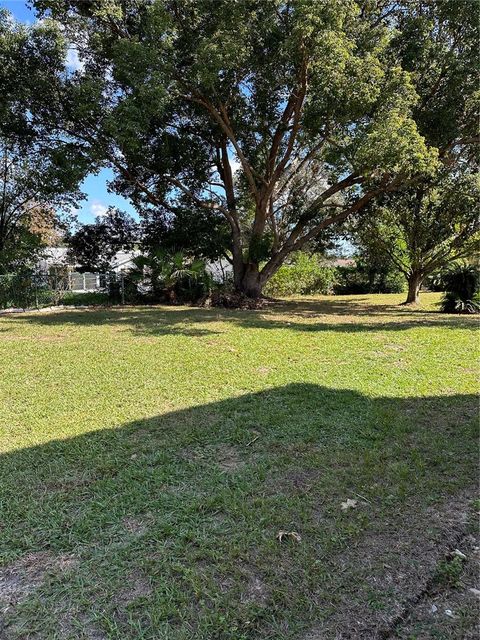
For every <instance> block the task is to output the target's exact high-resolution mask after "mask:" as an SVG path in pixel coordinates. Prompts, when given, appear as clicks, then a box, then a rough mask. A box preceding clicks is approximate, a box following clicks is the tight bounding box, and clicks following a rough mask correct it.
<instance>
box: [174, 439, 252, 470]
mask: <svg viewBox="0 0 480 640" xmlns="http://www.w3.org/2000/svg"><path fill="white" fill-rule="evenodd" d="M179 456H180V457H181V458H182V459H183V460H186V461H187V462H194V463H205V464H210V463H211V462H212V461H213V462H214V463H216V464H217V465H218V466H219V467H220V469H221V470H222V471H225V472H227V473H228V472H230V473H232V472H234V471H238V470H239V469H241V468H242V467H243V466H244V465H245V461H244V460H243V459H242V457H241V455H240V453H239V452H238V450H237V449H236V448H235V447H234V446H232V445H230V444H218V445H212V446H207V447H203V448H202V449H200V448H192V449H182V450H181V451H180V452H179Z"/></svg>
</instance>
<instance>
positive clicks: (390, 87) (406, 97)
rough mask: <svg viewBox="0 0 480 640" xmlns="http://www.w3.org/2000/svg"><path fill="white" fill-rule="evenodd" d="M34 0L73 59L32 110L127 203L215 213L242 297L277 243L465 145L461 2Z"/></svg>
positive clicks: (452, 157) (292, 239) (169, 211)
mask: <svg viewBox="0 0 480 640" xmlns="http://www.w3.org/2000/svg"><path fill="white" fill-rule="evenodd" d="M34 4H35V5H36V6H37V8H38V9H39V10H40V11H41V12H43V13H44V15H52V16H53V17H54V18H55V19H56V20H58V21H59V22H60V23H61V25H62V29H63V31H62V33H63V34H64V36H65V37H66V38H67V39H68V40H69V41H70V42H71V43H74V46H75V47H76V50H77V51H78V53H79V55H80V57H81V58H82V60H83V61H84V65H85V66H84V70H83V71H82V72H81V73H77V74H73V75H71V76H70V77H68V78H67V81H62V82H60V81H59V82H58V97H57V95H55V96H53V97H52V101H51V103H50V108H49V109H45V108H43V107H42V108H41V109H39V110H37V111H35V109H33V111H34V113H35V117H38V118H39V119H40V120H42V119H44V120H48V119H50V121H51V122H52V127H53V126H55V127H57V129H58V131H59V132H61V135H62V136H65V137H66V139H72V140H76V141H78V143H79V144H80V145H82V146H84V148H85V149H88V150H89V152H90V153H91V155H92V158H94V160H95V161H96V162H99V161H100V162H102V161H103V162H107V163H109V165H110V166H112V167H113V168H114V170H115V176H116V177H115V181H114V185H113V186H114V188H115V189H117V190H118V191H119V192H121V193H123V194H124V195H126V196H128V197H130V198H131V199H132V200H133V202H134V203H135V204H136V206H137V207H138V208H139V209H140V210H141V211H143V212H145V211H148V210H149V209H151V208H154V209H155V210H156V211H157V212H161V213H162V214H163V215H164V216H165V218H167V219H168V218H169V217H172V216H176V215H178V213H179V211H180V210H184V209H186V208H188V209H191V210H195V209H197V210H199V209H204V210H205V211H209V212H215V213H218V214H220V215H221V216H223V218H224V219H225V224H226V225H228V227H229V230H230V247H229V249H230V258H231V261H232V264H233V269H234V279H235V285H236V287H237V289H238V290H240V291H242V292H244V293H246V294H248V295H250V296H258V295H260V293H261V290H262V287H263V285H264V284H265V282H266V281H267V280H268V278H270V277H271V276H272V275H273V274H274V273H275V272H276V270H277V269H278V268H279V266H280V265H281V264H282V262H283V261H284V259H285V258H286V257H287V256H288V255H289V254H290V253H291V252H292V251H296V250H298V249H301V248H302V246H304V245H305V243H308V242H309V241H311V240H313V239H315V238H316V237H318V236H319V234H321V233H322V231H323V230H324V229H326V228H328V227H329V226H330V225H333V224H338V223H339V222H341V221H343V220H345V219H346V218H347V217H348V216H350V215H351V214H353V213H357V212H359V211H361V210H363V208H364V207H365V206H366V205H367V204H368V203H370V202H371V201H372V200H373V199H374V198H376V197H377V196H378V195H380V194H385V193H392V192H395V191H397V190H398V189H401V188H404V187H405V186H411V185H412V184H414V183H415V182H417V181H420V180H422V179H424V178H430V176H432V175H433V174H434V173H435V172H436V171H438V170H439V168H440V167H441V166H442V165H445V164H450V165H451V164H452V163H455V162H458V160H459V158H460V157H462V156H463V157H465V155H466V154H467V152H466V149H467V148H469V147H470V145H471V144H472V142H474V140H475V134H476V120H475V108H474V93H475V90H476V87H477V76H476V73H477V72H476V62H477V37H478V33H477V24H478V20H477V18H478V15H477V13H478V12H477V8H476V6H475V4H474V3H470V2H457V1H454V0H442V1H441V2H440V1H439V2H435V1H433V2H432V1H430V0H429V1H428V2H427V1H424V0H408V2H390V1H388V0H328V2H327V1H325V2H323V1H319V0H235V1H233V0H216V1H215V2H211V0H149V1H147V0H141V1H139V0H109V2H105V1H102V0H81V1H80V0H36V1H35V2H34ZM319 172H321V179H319V175H320V174H319ZM305 180H307V181H310V182H311V185H309V184H305ZM302 181H303V185H302ZM310 186H312V187H314V188H310ZM302 191H303V193H304V194H308V197H306V198H304V199H303V200H302V201H299V199H298V198H297V200H294V201H290V202H289V195H290V194H292V193H293V194H299V193H302Z"/></svg>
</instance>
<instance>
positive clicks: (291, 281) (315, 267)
mask: <svg viewBox="0 0 480 640" xmlns="http://www.w3.org/2000/svg"><path fill="white" fill-rule="evenodd" d="M334 282H335V269H334V268H333V267H329V266H326V265H325V264H323V263H322V260H321V258H320V257H319V256H317V255H308V254H306V253H301V252H299V253H296V254H295V255H294V256H293V257H292V260H291V262H290V263H289V264H284V265H282V266H281V267H280V269H279V270H278V271H277V273H276V274H275V275H274V276H273V277H272V278H271V279H270V280H269V281H268V282H267V284H266V285H265V288H264V293H265V294H266V295H270V296H292V295H301V294H304V295H311V294H314V293H322V294H328V293H332V291H333V285H334Z"/></svg>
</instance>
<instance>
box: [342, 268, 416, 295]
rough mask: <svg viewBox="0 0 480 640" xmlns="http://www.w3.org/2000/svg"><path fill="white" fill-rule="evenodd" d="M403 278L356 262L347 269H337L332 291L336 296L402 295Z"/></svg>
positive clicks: (391, 272)
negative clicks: (366, 294)
mask: <svg viewBox="0 0 480 640" xmlns="http://www.w3.org/2000/svg"><path fill="white" fill-rule="evenodd" d="M404 289H405V278H404V276H403V275H402V274H401V273H399V272H398V271H395V270H392V269H390V268H385V269H378V268H372V267H371V266H369V265H368V264H367V263H364V262H361V261H358V262H357V263H356V264H355V265H353V266H349V267H337V274H336V284H335V287H334V291H335V293H337V294H345V295H346V294H363V293H402V291H403V290H404Z"/></svg>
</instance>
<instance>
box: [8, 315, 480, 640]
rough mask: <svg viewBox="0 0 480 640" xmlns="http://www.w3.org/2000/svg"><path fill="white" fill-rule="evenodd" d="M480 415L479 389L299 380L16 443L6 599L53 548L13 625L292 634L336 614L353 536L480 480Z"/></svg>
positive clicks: (107, 633) (150, 634)
mask: <svg viewBox="0 0 480 640" xmlns="http://www.w3.org/2000/svg"><path fill="white" fill-rule="evenodd" d="M62 315H63V314H62ZM49 319H51V317H49ZM476 416H477V398H476V397H475V396H474V395H464V396H462V395H457V396H449V397H428V398H377V399H372V398H369V397H366V396H364V395H362V394H360V393H357V392H355V391H349V390H335V389H329V388H325V387H320V386H316V385H312V384H290V385H287V386H285V387H280V388H275V389H271V390H268V391H264V392H261V393H257V394H248V395H245V396H242V397H239V398H232V399H229V400H225V401H222V402H217V403H211V404H207V405H203V406H198V407H193V408H191V409H186V410H182V411H175V412H171V413H168V414H164V415H159V416H157V417H154V418H150V419H145V420H139V421H136V422H133V423H130V424H127V425H125V426H122V427H121V428H120V427H119V428H117V429H113V430H105V431H96V432H92V433H87V434H84V435H81V436H78V437H74V438H71V439H69V440H62V441H53V442H50V443H48V444H45V445H41V446H38V447H33V448H29V449H23V450H18V451H12V452H10V453H7V454H4V455H3V456H1V457H0V522H1V523H2V525H1V527H2V531H1V534H2V535H1V536H0V539H1V540H0V554H1V555H0V557H1V558H2V562H3V563H4V564H7V565H9V567H10V569H9V570H8V571H7V573H6V574H4V576H3V578H4V581H3V583H2V579H1V578H2V574H1V570H0V601H1V600H2V584H3V585H5V584H7V585H8V576H9V575H14V574H15V573H16V574H22V571H23V572H25V562H24V561H22V560H21V558H26V557H27V558H30V560H29V562H30V564H31V562H32V560H31V559H32V558H33V559H35V558H40V561H39V562H40V564H41V563H42V562H43V563H44V564H45V562H46V561H45V558H47V559H48V562H49V563H50V564H49V567H50V569H49V570H46V569H45V568H43V569H42V568H41V567H40V568H37V570H36V573H35V574H34V575H35V576H37V578H36V579H35V580H34V585H33V587H34V588H32V589H29V588H28V587H27V586H24V587H22V585H24V583H25V576H23V577H22V575H17V576H16V579H17V582H16V583H15V584H17V585H20V587H19V589H18V590H17V591H19V592H18V593H16V595H15V594H14V597H13V598H12V597H11V596H10V601H11V602H10V604H11V606H10V607H9V606H8V605H7V606H6V609H7V615H6V619H5V629H6V630H7V631H6V633H7V635H6V636H5V637H8V638H15V637H23V638H26V637H40V638H54V637H72V638H73V637H76V638H83V637H85V638H88V637H90V638H93V637H95V638H123V639H131V640H133V639H137V638H168V639H169V640H181V639H185V638H187V637H195V638H196V639H197V640H206V639H207V638H209V639H210V638H218V639H220V638H221V639H230V640H233V639H235V640H238V639H239V638H242V639H252V640H253V638H255V639H257V640H259V639H263V638H265V639H266V638H273V637H275V638H279V639H283V638H285V639H286V638H294V637H295V638H296V637H298V636H297V635H295V634H298V633H300V632H302V630H303V629H305V628H306V627H308V626H309V625H310V624H311V623H312V621H314V620H315V619H316V618H318V616H319V615H322V616H327V615H329V612H330V613H331V612H332V611H334V607H335V605H334V601H333V600H332V599H331V598H332V597H331V594H332V593H334V592H335V590H336V589H338V588H339V584H340V583H339V582H338V580H340V574H341V573H342V572H341V571H339V565H338V564H337V558H338V557H340V556H341V553H342V550H344V549H346V548H347V547H349V546H351V545H355V544H356V542H355V541H356V540H358V539H359V538H361V537H362V536H363V537H364V536H365V535H367V534H368V535H370V533H371V532H375V531H377V532H378V531H380V532H384V531H388V530H389V529H390V530H391V529H392V527H394V528H395V527H397V528H400V529H401V528H403V529H402V530H404V531H405V532H407V533H406V534H405V535H406V544H410V543H411V544H417V542H418V541H417V540H408V530H409V526H410V525H409V522H408V518H409V517H414V518H417V519H418V520H419V522H420V525H418V526H417V525H416V529H415V527H413V530H415V531H417V535H418V530H419V529H418V527H419V526H420V530H422V531H425V535H428V528H429V526H431V523H429V521H428V517H427V516H426V515H425V514H426V511H425V510H426V509H427V507H428V506H429V505H431V504H437V503H438V502H439V501H442V500H444V499H445V498H446V497H448V496H451V495H454V494H455V493H456V492H458V491H459V490H461V489H463V488H464V487H467V486H469V485H471V484H474V483H475V478H476V462H477V461H476V435H477V433H476V432H477V428H476V427H477V425H476ZM347 498H350V499H355V500H358V505H357V508H356V509H352V510H351V511H349V512H344V511H342V510H341V508H340V504H341V502H342V501H344V500H346V499H347ZM412 508H413V511H412ZM412 513H413V514H414V515H413V516H412ZM422 513H423V515H422ZM409 514H410V515H409ZM422 517H423V518H424V520H422ZM422 527H423V529H422ZM279 530H286V531H292V530H293V531H297V532H299V533H300V534H301V536H302V541H301V543H295V541H293V540H289V539H287V540H286V542H284V543H279V542H278V540H277V539H276V535H277V533H278V531H279ZM369 532H370V533H369ZM45 554H46V555H45ZM19 557H20V560H18V559H17V558H19ZM59 557H61V558H65V557H67V558H70V559H72V563H73V564H68V563H67V565H66V566H67V569H66V570H64V571H59V570H55V567H56V566H58V564H59V563H58V561H55V560H54V559H55V558H59ZM365 561H366V559H365V557H359V558H357V559H356V560H355V561H353V564H352V566H351V567H349V568H348V571H351V572H352V576H355V575H356V576H357V577H356V578H355V579H357V580H362V579H363V578H361V577H359V572H360V573H361V570H362V563H364V562H365ZM55 562H56V564H55ZM389 562H391V563H393V564H391V565H390V569H391V570H392V571H393V572H395V560H394V559H393V560H389ZM22 563H23V564H22ZM29 566H30V565H29ZM52 567H53V568H52ZM68 567H70V568H68ZM392 567H393V569H392ZM42 571H43V573H42ZM342 571H343V572H344V571H345V570H344V569H342ZM39 575H40V576H42V580H38V576H39ZM347 575H350V574H347ZM5 576H6V578H5ZM27 578H28V575H27ZM22 579H23V582H22ZM342 579H345V576H343V577H342ZM352 579H353V578H352ZM5 580H6V582H5ZM27 582H28V580H27ZM22 589H23V592H22ZM359 593H360V592H359ZM3 595H4V594H3ZM352 597H353V598H354V597H355V595H354V594H353V595H352ZM358 597H364V596H363V595H362V596H358ZM12 602H13V604H12ZM3 605H5V602H3ZM363 606H364V608H365V607H366V608H367V609H368V606H369V604H368V602H364V603H363ZM332 607H333V609H332ZM380 613H381V614H382V615H383V611H380ZM376 615H377V614H376V613H375V612H371V616H372V620H375V616H376ZM372 624H374V623H373V622H372ZM59 625H60V627H61V626H62V625H63V626H64V628H65V629H66V630H67V631H68V633H70V635H68V633H67V632H65V635H63V636H57V635H55V633H56V632H57V631H55V630H58V628H59ZM18 629H20V630H21V632H19V635H15V633H17V631H18ZM35 629H37V630H38V629H41V630H42V633H43V634H44V635H39V636H38V635H37V636H34V634H33V632H32V633H31V635H28V634H29V633H30V632H31V630H35ZM78 629H81V630H83V631H82V634H83V633H84V634H85V635H82V634H80V633H79V632H78ZM88 629H93V631H91V633H90V632H88V633H90V635H88V633H87V632H86V631H85V630H88ZM76 630H77V631H76ZM1 631H2V630H1V628H0V636H1ZM9 633H10V635H8V634H9ZM22 633H23V634H24V635H21V634H22ZM95 634H97V635H95ZM189 634H190V635H189ZM2 637H3V636H2ZM345 637H346V636H345ZM368 637H376V636H374V634H373V633H372V635H371V636H368Z"/></svg>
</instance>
